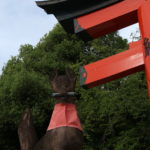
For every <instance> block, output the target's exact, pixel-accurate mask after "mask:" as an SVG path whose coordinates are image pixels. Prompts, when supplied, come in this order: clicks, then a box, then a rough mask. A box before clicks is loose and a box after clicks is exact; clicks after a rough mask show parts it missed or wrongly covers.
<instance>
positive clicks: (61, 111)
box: [47, 102, 82, 131]
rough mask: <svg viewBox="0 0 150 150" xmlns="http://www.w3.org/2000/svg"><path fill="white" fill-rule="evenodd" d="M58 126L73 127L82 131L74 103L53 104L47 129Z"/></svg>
mask: <svg viewBox="0 0 150 150" xmlns="http://www.w3.org/2000/svg"><path fill="white" fill-rule="evenodd" d="M60 127H73V128H77V129H79V130H81V131H82V127H81V123H80V120H79V117H78V114H77V109H76V105H75V104H73V103H62V102H61V103H57V104H55V107H54V110H53V114H52V117H51V120H50V124H49V126H48V129H47V130H52V129H56V128H60Z"/></svg>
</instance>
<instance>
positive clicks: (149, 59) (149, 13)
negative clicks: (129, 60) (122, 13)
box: [138, 0, 150, 98]
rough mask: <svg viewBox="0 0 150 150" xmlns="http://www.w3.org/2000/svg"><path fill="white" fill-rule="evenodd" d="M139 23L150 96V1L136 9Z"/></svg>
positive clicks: (146, 0)
mask: <svg viewBox="0 0 150 150" xmlns="http://www.w3.org/2000/svg"><path fill="white" fill-rule="evenodd" d="M138 18H139V25H140V31H141V37H142V41H143V52H144V63H145V72H146V78H147V84H148V95H149V98H150V1H148V0H145V2H144V3H143V4H142V6H141V7H140V8H139V10H138Z"/></svg>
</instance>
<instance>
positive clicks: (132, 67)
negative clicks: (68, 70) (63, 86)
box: [37, 0, 150, 97]
mask: <svg viewBox="0 0 150 150" xmlns="http://www.w3.org/2000/svg"><path fill="white" fill-rule="evenodd" d="M65 1H66V0H65ZM118 1H119V0H118ZM44 3H45V2H44ZM44 3H43V2H39V3H38V2H37V4H39V6H40V7H42V8H44V9H45V10H46V11H47V10H49V9H48V6H46V5H47V3H45V4H44ZM47 12H48V11H47ZM55 15H56V17H57V15H58V14H57V13H56V14H55ZM60 18H61V17H60ZM69 19H70V20H71V22H73V24H74V26H73V28H74V33H76V34H77V35H79V36H80V37H81V39H83V40H85V41H87V40H89V39H95V38H98V37H100V36H103V35H106V34H108V33H111V32H113V31H116V30H118V29H122V28H124V27H126V26H129V25H132V24H134V23H137V22H139V25H140V31H141V40H140V41H138V42H133V43H130V44H129V50H127V51H124V52H121V53H119V54H116V55H113V56H111V57H108V58H105V59H103V60H99V61H97V62H94V63H91V64H88V65H85V66H83V67H81V69H80V80H81V85H82V86H84V87H87V88H92V87H95V86H98V85H100V84H103V83H106V82H109V81H112V80H115V79H118V78H121V77H125V76H127V75H130V74H133V73H135V72H139V71H143V70H145V71H146V77H147V83H148V94H149V97H150V0H120V2H118V3H116V4H113V5H111V6H107V7H106V8H103V9H99V10H95V11H94V12H90V13H88V14H82V15H77V16H73V15H72V16H71V17H70V18H69ZM58 20H59V19H58ZM70 20H69V21H70ZM60 23H62V25H63V26H64V27H66V25H68V24H67V22H65V21H64V20H63V21H62V20H61V19H60Z"/></svg>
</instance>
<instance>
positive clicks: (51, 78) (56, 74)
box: [50, 70, 58, 84]
mask: <svg viewBox="0 0 150 150" xmlns="http://www.w3.org/2000/svg"><path fill="white" fill-rule="evenodd" d="M57 77H58V70H54V71H53V72H52V74H51V77H50V81H51V84H52V83H53V82H54V81H55V80H56V79H57Z"/></svg>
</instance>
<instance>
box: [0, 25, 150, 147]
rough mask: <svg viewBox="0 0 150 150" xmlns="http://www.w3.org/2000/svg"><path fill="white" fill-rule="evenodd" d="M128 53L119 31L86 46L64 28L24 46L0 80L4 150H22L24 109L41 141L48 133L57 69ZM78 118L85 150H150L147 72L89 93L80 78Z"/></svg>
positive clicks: (1, 144) (0, 132)
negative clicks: (20, 137) (20, 133)
mask: <svg viewBox="0 0 150 150" xmlns="http://www.w3.org/2000/svg"><path fill="white" fill-rule="evenodd" d="M125 49H127V41H126V40H123V39H122V38H121V37H120V36H119V35H118V33H117V32H115V33H112V34H109V35H106V36H104V37H102V38H99V39H97V40H94V41H91V42H88V43H84V42H83V41H81V40H80V39H78V38H77V37H76V36H75V35H69V34H67V33H66V32H65V31H64V30H63V29H62V27H61V26H60V25H56V26H55V28H54V29H53V30H52V31H50V32H49V33H48V34H46V35H45V36H44V37H43V38H42V39H41V40H40V41H39V43H38V44H37V45H36V46H35V47H33V46H32V45H23V46H21V47H20V52H19V55H18V56H16V57H12V58H11V59H10V60H9V61H8V63H7V64H6V66H5V67H4V68H3V73H2V75H1V76H0V110H1V113H0V149H1V150H16V149H18V150H19V149H20V148H19V141H18V136H17V126H18V123H19V120H20V117H21V113H22V112H23V111H24V110H25V108H27V107H28V108H32V112H33V117H34V123H35V126H36V129H37V131H38V134H39V137H41V136H42V135H43V134H45V131H46V128H47V125H48V123H49V119H50V116H51V113H52V110H53V106H54V100H53V99H52V98H51V93H52V90H51V86H50V79H51V77H52V74H53V70H55V69H59V70H63V69H64V68H65V67H70V68H72V69H73V70H74V71H75V72H76V75H77V77H78V78H79V73H78V72H79V71H78V70H79V67H80V66H81V65H84V64H87V63H91V62H93V61H96V60H99V59H103V58H105V57H107V56H110V55H113V54H115V53H118V52H121V51H123V50H125ZM76 91H77V92H78V93H80V95H81V97H80V99H79V100H78V101H77V107H78V112H79V116H80V119H81V122H82V125H83V128H84V137H85V146H84V149H85V150H150V125H149V124H150V103H149V101H148V100H147V86H146V81H145V74H144V72H141V73H136V74H134V75H131V76H128V77H125V78H123V79H119V80H117V81H113V82H110V83H107V84H105V85H101V86H98V87H95V88H92V89H89V90H85V89H82V88H81V87H80V85H79V80H77V84H76Z"/></svg>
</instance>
